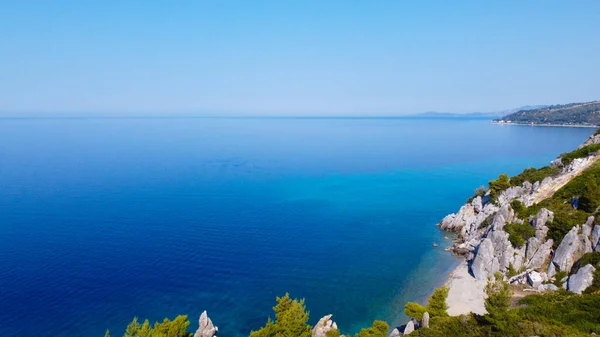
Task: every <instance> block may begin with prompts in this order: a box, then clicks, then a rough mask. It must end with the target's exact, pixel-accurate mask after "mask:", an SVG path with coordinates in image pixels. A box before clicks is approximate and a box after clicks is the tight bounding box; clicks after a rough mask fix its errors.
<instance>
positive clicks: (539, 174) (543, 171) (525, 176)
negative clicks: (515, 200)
mask: <svg viewBox="0 0 600 337" xmlns="http://www.w3.org/2000/svg"><path fill="white" fill-rule="evenodd" d="M559 170H560V169H559V168H558V167H553V166H544V167H542V168H540V169H536V168H533V167H530V168H528V169H525V170H524V171H523V172H521V173H519V174H517V175H516V176H514V177H511V178H510V185H511V186H521V185H523V183H524V182H526V181H528V182H530V183H532V184H533V183H535V182H536V181H543V180H544V179H545V178H547V177H552V176H554V175H556V174H557V173H558V171H559Z"/></svg>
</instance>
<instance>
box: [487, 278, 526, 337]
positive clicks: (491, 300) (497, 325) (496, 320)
mask: <svg viewBox="0 0 600 337" xmlns="http://www.w3.org/2000/svg"><path fill="white" fill-rule="evenodd" d="M494 277H495V278H496V279H495V280H494V281H492V280H490V281H488V283H487V285H486V286H485V293H486V295H487V298H486V299H485V301H484V305H485V310H486V311H487V312H488V313H487V315H485V316H484V320H485V321H486V322H488V323H489V324H490V325H491V326H492V327H493V329H494V331H497V332H500V333H501V334H502V335H503V336H518V335H519V334H518V328H517V327H516V321H517V317H516V315H515V314H514V312H510V311H509V310H508V309H509V308H510V303H511V302H510V299H511V297H512V294H513V293H512V291H511V290H510V286H509V285H508V283H507V282H505V281H503V280H502V274H500V273H496V274H495V275H494Z"/></svg>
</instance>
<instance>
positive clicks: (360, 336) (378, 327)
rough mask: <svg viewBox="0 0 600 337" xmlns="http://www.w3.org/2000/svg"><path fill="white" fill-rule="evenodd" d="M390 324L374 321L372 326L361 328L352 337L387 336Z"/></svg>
mask: <svg viewBox="0 0 600 337" xmlns="http://www.w3.org/2000/svg"><path fill="white" fill-rule="evenodd" d="M389 329H390V326H389V325H388V324H387V323H386V322H384V321H374V322H373V326H372V327H370V328H366V329H361V330H360V333H357V334H356V335H354V337H387V333H388V330H389Z"/></svg>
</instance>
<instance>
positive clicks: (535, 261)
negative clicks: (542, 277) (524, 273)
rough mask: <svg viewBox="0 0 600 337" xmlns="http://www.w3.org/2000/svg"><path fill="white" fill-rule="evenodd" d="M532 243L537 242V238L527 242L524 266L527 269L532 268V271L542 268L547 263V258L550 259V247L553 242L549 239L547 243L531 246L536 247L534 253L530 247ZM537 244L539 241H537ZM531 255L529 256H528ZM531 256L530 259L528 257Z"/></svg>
mask: <svg viewBox="0 0 600 337" xmlns="http://www.w3.org/2000/svg"><path fill="white" fill-rule="evenodd" d="M534 241H538V239H537V238H530V239H529V240H528V241H527V257H528V258H527V263H526V264H525V266H526V267H527V268H532V269H539V268H542V267H543V266H545V264H546V262H547V261H548V258H549V257H550V254H552V245H553V244H554V240H552V239H549V240H548V241H546V242H544V243H543V244H541V245H539V246H538V245H537V244H535V245H533V244H532V246H537V249H536V250H535V251H534V250H533V247H531V246H530V243H532V242H534ZM538 242H539V241H538ZM530 253H531V254H530ZM529 256H531V257H529ZM515 268H516V266H515Z"/></svg>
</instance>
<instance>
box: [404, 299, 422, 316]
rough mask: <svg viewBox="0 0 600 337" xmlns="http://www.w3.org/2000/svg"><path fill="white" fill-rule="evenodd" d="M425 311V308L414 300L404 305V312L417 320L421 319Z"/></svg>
mask: <svg viewBox="0 0 600 337" xmlns="http://www.w3.org/2000/svg"><path fill="white" fill-rule="evenodd" d="M426 311H427V308H425V307H424V306H422V305H420V304H419V303H415V302H408V303H406V305H405V306H404V314H405V315H406V316H408V317H414V318H416V319H417V320H419V321H420V320H421V319H423V314H424V313H425V312H426Z"/></svg>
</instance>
